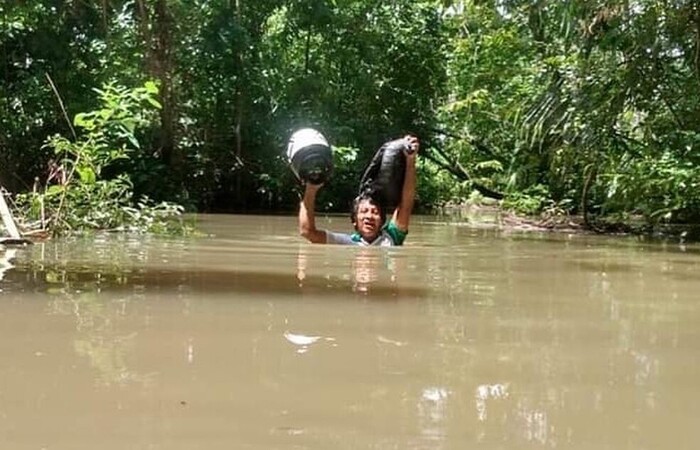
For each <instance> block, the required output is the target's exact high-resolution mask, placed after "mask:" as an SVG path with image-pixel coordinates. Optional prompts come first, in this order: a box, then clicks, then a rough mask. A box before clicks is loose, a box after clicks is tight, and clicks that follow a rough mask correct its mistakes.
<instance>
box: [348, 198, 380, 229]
mask: <svg viewBox="0 0 700 450" xmlns="http://www.w3.org/2000/svg"><path fill="white" fill-rule="evenodd" d="M364 200H368V201H369V202H370V203H371V204H372V205H374V206H376V207H377V209H379V217H380V218H381V221H382V223H381V226H384V223H385V222H386V212H385V211H384V208H382V205H381V204H380V203H379V202H378V201H377V200H376V199H375V198H374V197H372V196H371V195H370V194H367V193H362V194H360V195H358V196H357V197H355V200H353V201H352V209H351V210H350V221H351V222H352V223H353V225H354V224H355V223H357V210H358V209H359V208H360V203H362V202H363V201H364Z"/></svg>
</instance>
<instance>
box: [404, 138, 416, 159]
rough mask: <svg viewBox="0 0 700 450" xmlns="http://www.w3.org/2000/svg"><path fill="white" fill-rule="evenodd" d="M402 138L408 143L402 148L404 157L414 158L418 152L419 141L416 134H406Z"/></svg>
mask: <svg viewBox="0 0 700 450" xmlns="http://www.w3.org/2000/svg"><path fill="white" fill-rule="evenodd" d="M404 139H405V140H406V143H407V144H408V148H407V149H404V151H403V153H404V155H406V158H410V159H411V160H415V158H416V155H417V154H418V150H420V141H419V140H418V138H417V137H416V136H413V135H410V134H407V135H406V136H404Z"/></svg>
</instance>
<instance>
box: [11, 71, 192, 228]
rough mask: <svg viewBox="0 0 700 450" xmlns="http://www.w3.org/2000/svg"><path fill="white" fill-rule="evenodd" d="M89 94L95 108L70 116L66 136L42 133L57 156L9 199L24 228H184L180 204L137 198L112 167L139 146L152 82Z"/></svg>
mask: <svg viewBox="0 0 700 450" xmlns="http://www.w3.org/2000/svg"><path fill="white" fill-rule="evenodd" d="M95 92H96V93H97V94H98V98H99V103H100V107H99V108H98V109H96V110H94V111H90V112H87V113H80V114H77V115H76V116H75V118H74V120H73V126H74V127H75V130H73V128H71V131H73V136H72V139H69V138H66V137H65V136H62V135H60V134H56V135H53V136H50V137H48V138H47V140H46V143H45V147H46V148H48V149H51V150H52V151H53V154H54V155H55V156H54V158H53V159H51V161H50V162H49V167H48V174H47V176H46V179H45V180H44V181H43V183H42V182H40V181H39V180H38V179H37V180H36V181H35V185H34V188H33V189H32V191H31V192H28V193H24V194H20V195H18V196H17V197H16V199H15V207H16V214H17V218H18V220H19V222H20V223H21V225H22V228H24V229H25V231H29V232H31V231H33V230H44V231H47V232H49V233H50V234H54V235H57V234H70V233H81V232H86V231H94V230H110V231H128V232H141V233H184V232H187V231H189V230H190V227H189V226H187V225H186V224H185V223H184V221H183V219H182V213H183V208H182V206H180V205H177V204H175V203H171V202H160V203H156V202H154V201H152V200H151V199H149V198H148V197H145V196H142V197H140V198H135V195H134V189H133V184H132V181H131V178H130V175H129V174H128V173H126V172H123V171H120V170H119V168H118V166H119V162H120V161H125V160H126V161H128V160H129V159H130V158H132V157H134V156H135V154H136V153H137V152H140V151H141V148H140V145H139V141H138V139H137V132H138V131H139V130H143V129H146V128H148V127H149V126H150V125H151V123H152V121H153V119H154V117H155V112H156V110H157V109H158V108H160V104H159V103H158V101H157V100H156V95H157V94H158V87H157V85H156V84H155V83H153V82H150V81H149V82H146V83H145V84H144V85H143V86H141V87H136V88H131V89H129V88H125V87H122V86H117V85H114V84H107V85H105V86H103V88H102V89H95Z"/></svg>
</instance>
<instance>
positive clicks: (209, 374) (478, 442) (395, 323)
mask: <svg viewBox="0 0 700 450" xmlns="http://www.w3.org/2000/svg"><path fill="white" fill-rule="evenodd" d="M334 221H335V219H334V218H331V219H329V223H328V224H327V225H328V226H329V227H330V228H333V227H334V226H335V227H336V228H337V227H338V226H337V225H336V224H335V223H334ZM343 223H344V221H343ZM202 227H203V228H204V229H205V230H207V231H209V232H210V233H211V235H208V236H205V237H200V238H195V239H157V238H144V237H125V236H120V235H113V236H100V237H98V238H97V239H93V238H91V239H88V238H83V239H72V240H65V241H50V242H47V243H42V244H37V245H35V246H33V247H30V248H26V249H18V250H16V251H15V250H14V249H12V250H5V252H4V254H3V258H2V261H0V274H1V279H0V289H2V291H1V295H2V296H1V297H0V353H1V354H2V355H3V356H4V358H3V360H4V361H5V362H4V363H3V364H2V365H1V366H0V444H2V448H13V449H14V448H42V447H45V448H71V449H72V448H101V449H104V448H115V449H117V448H120V449H121V448H125V447H126V448H136V449H141V448H143V449H147V448H148V449H154V448H155V449H178V448H182V449H190V448H207V449H213V448H222V449H223V448H232V447H234V448H282V447H284V448H289V447H298V448H319V449H321V448H323V449H325V448H353V449H354V448H372V449H374V448H376V449H379V448H381V449H385V448H401V449H403V448H430V449H434V448H465V447H466V448H469V447H480V448H567V449H568V448H573V449H584V448H585V449H589V448H596V449H599V448H604V449H620V448H629V449H640V448H648V449H657V448H658V449H662V448H663V449H666V448H688V449H690V448H695V447H696V446H697V444H698V439H697V438H695V437H694V436H695V433H694V428H693V426H694V424H695V423H696V422H697V420H698V418H699V416H700V414H699V409H698V407H697V406H696V405H698V404H700V403H699V402H698V401H699V400H700V394H699V393H698V391H697V388H696V384H697V381H696V380H697V379H698V375H700V373H699V372H700V360H699V359H700V354H699V353H698V351H697V345H698V344H697V343H698V342H700V340H699V339H698V337H700V327H698V325H699V319H700V315H699V307H698V304H697V292H698V288H700V280H699V278H698V276H697V273H698V268H699V267H700V259H699V258H698V252H696V251H695V250H696V249H694V248H692V247H689V246H686V247H685V251H680V250H678V249H675V248H670V247H667V246H661V245H653V244H648V243H641V244H640V243H637V242H634V241H630V240H622V239H605V238H594V237H585V236H562V235H552V236H545V235H534V234H531V235H503V234H499V233H496V232H494V231H489V230H484V229H471V228H469V227H466V226H461V225H460V224H455V223H452V224H448V223H441V222H429V221H424V222H420V220H419V221H418V223H417V224H416V225H415V227H413V229H412V230H411V236H410V240H409V243H408V245H407V246H406V247H404V248H392V249H372V248H369V249H367V248H354V247H337V246H314V245H309V244H306V243H303V242H301V241H300V240H299V239H298V238H297V237H296V236H295V234H294V233H295V229H296V228H295V223H294V218H284V217H279V218H270V217H232V216H219V217H209V218H204V219H203V222H202ZM66 430H71V432H70V433H66Z"/></svg>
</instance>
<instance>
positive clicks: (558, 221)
mask: <svg viewBox="0 0 700 450" xmlns="http://www.w3.org/2000/svg"><path fill="white" fill-rule="evenodd" d="M438 214H439V215H441V216H444V217H449V218H451V219H452V220H460V221H466V222H469V223H470V224H472V225H474V226H477V227H487V228H497V229H502V230H508V231H524V232H528V231H532V232H552V233H568V234H571V233H575V234H598V235H611V236H614V235H617V236H639V237H642V238H649V239H659V240H674V241H677V242H681V243H683V242H700V224H670V223H659V224H649V223H648V222H646V221H645V220H644V219H643V218H642V217H634V216H631V217H629V218H627V219H626V220H619V219H617V218H615V219H613V218H606V217H602V218H600V217H596V218H594V219H591V218H589V222H588V223H586V222H585V220H584V218H583V216H581V215H570V214H565V213H561V212H557V213H551V212H549V213H543V214H540V215H537V216H529V215H523V214H518V213H517V212H515V211H512V210H508V209H505V208H503V207H502V206H501V205H500V204H499V203H496V202H494V203H490V204H461V205H447V206H445V207H443V208H440V211H439V213H438Z"/></svg>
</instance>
